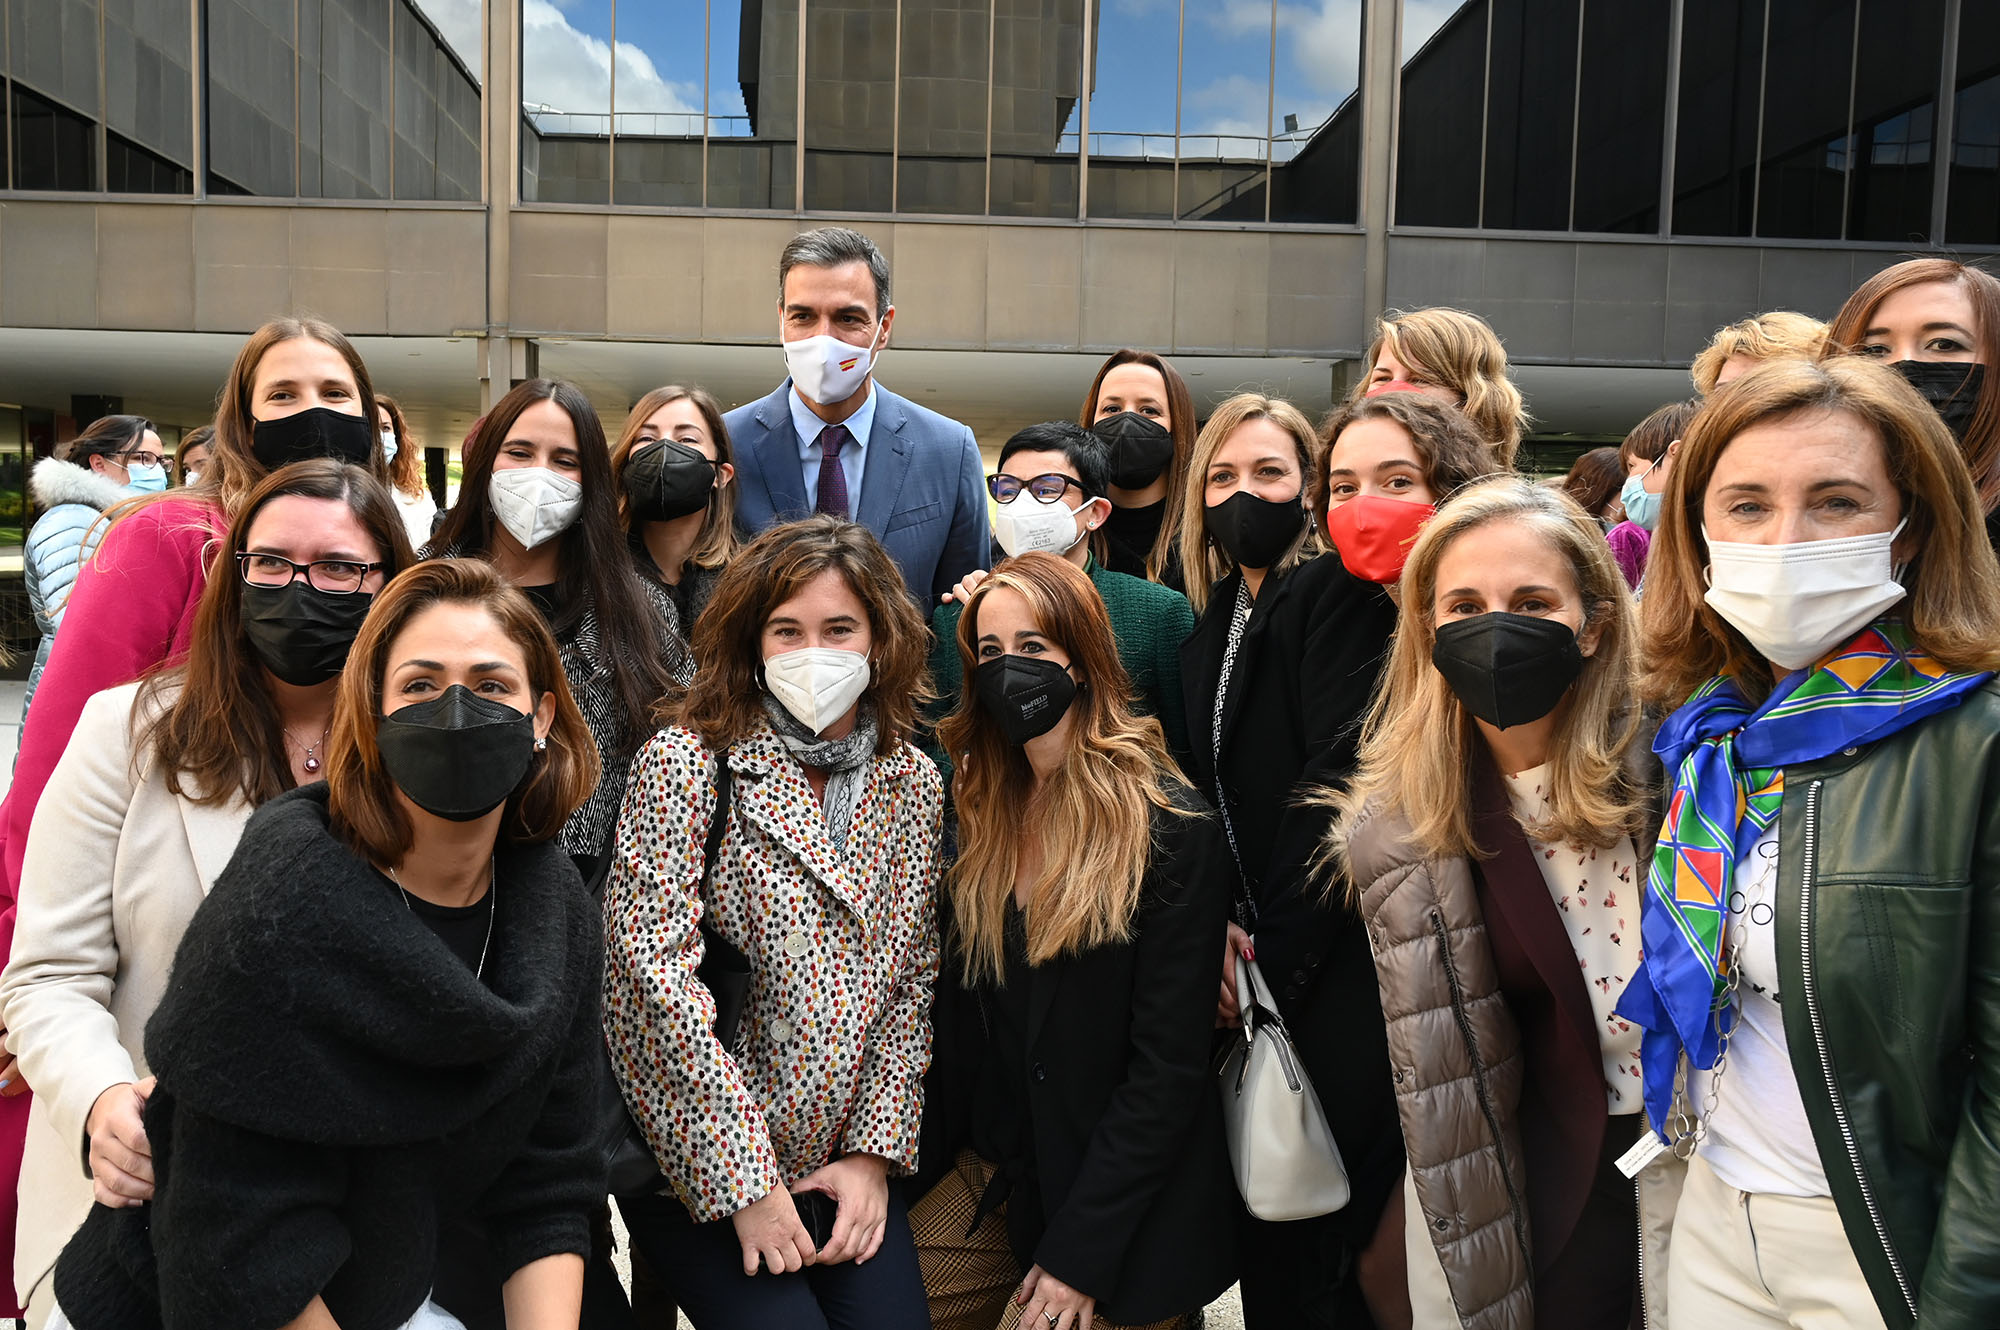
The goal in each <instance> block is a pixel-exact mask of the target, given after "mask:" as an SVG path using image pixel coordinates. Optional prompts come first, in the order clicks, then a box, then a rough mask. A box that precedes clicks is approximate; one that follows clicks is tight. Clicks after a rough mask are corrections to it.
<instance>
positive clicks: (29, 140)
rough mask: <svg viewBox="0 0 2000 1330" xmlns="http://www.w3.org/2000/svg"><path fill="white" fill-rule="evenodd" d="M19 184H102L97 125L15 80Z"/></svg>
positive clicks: (16, 180)
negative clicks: (98, 166) (98, 172)
mask: <svg viewBox="0 0 2000 1330" xmlns="http://www.w3.org/2000/svg"><path fill="white" fill-rule="evenodd" d="M13 131H14V188H16V189H63V190H87V189H96V188H97V126H96V125H94V124H92V123H91V122H90V121H89V120H86V119H85V118H84V117H82V116H80V115H78V114H77V113H76V112H74V111H72V110H70V109H69V108H68V107H66V106H57V105H56V104H55V103H54V102H52V101H49V100H47V99H46V98H42V97H37V96H36V95H35V94H34V93H32V92H29V91H28V90H27V89H26V88H24V87H22V86H21V85H20V84H18V83H17V84H15V85H14V105H13Z"/></svg>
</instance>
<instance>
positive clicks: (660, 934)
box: [604, 517, 943, 1330]
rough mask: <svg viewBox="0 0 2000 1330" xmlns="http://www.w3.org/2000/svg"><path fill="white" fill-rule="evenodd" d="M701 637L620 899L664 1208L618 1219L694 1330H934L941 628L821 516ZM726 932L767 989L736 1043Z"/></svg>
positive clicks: (620, 1071)
mask: <svg viewBox="0 0 2000 1330" xmlns="http://www.w3.org/2000/svg"><path fill="white" fill-rule="evenodd" d="M696 634H697V636H696V644H695V645H696V657H697V659H698V660H699V661H700V662H701V665H702V672H701V674H700V676H699V677H698V678H697V680H696V683H695V686H694V687H693V688H692V689H691V690H690V691H689V693H688V695H687V697H686V699H685V700H684V701H683V702H682V703H680V704H679V705H678V707H677V709H676V711H675V713H674V715H673V716H672V720H673V722H674V723H673V724H672V725H670V727H669V728H667V729H665V730H662V731H661V732H660V733H659V734H658V735H656V736H655V737H654V738H653V740H652V741H651V742H650V743H649V744H647V746H646V747H645V748H644V749H642V750H641V751H640V753H639V756H638V758H637V759H636V760H635V762H634V764H633V768H632V778H631V785H630V788H629V789H628V790H627V793H626V798H625V809H624V815H623V817H622V819H621V821H620V823H619V831H618V843H617V849H616V853H615V856H614V862H613V865H612V870H611V877H610V880H609V882H608V883H607V885H606V888H605V895H604V912H605V926H606V953H607V954H606V958H605V994H604V999H605V1002H604V1022H605V1036H606V1040H607V1043H608V1045H609V1047H610V1050H611V1057H612V1063H613V1066H614V1067H615V1068H616V1072H617V1076H618V1079H619V1082H620V1085H621V1088H622V1090H623V1092H624V1097H625V1102H626V1105H627V1107H628V1108H629V1109H630V1110H631V1111H632V1114H633V1117H634V1119H635V1120H636V1121H637V1122H638V1124H639V1127H640V1129H641V1132H642V1133H643V1134H644V1135H645V1137H646V1139H647V1141H648V1142H649V1143H650V1144H651V1146H652V1148H653V1153H654V1155H655V1157H656V1158H657V1159H658V1161H659V1164H660V1168H661V1171H662V1172H663V1173H664V1174H665V1176H666V1178H667V1181H668V1183H669V1187H670V1190H669V1191H668V1192H664V1193H662V1194H660V1195H658V1196H621V1197H620V1198H619V1209H620V1211H621V1212H622V1213H623V1215H624V1218H625V1222H626V1225H627V1227H628V1228H629V1229H630V1230H631V1233H632V1239H633V1243H634V1246H635V1247H636V1248H637V1249H638V1250H639V1251H640V1252H642V1253H643V1254H644V1255H645V1257H646V1259H647V1261H648V1263H649V1264H650V1265H651V1266H652V1268H653V1269H654V1271H655V1272H656V1274H657V1275H658V1276H659V1277H660V1278H661V1279H662V1280H663V1281H664V1282H665V1283H666V1284H667V1285H668V1288H669V1291H670V1292H671V1293H672V1294H673V1295H674V1296H675V1297H676V1298H677V1299H678V1300H679V1303H680V1306H681V1308H682V1309H683V1310H684V1311H685V1312H686V1313H687V1315H688V1317H689V1319H690V1320H692V1321H693V1322H694V1324H695V1325H696V1326H697V1327H700V1330H712V1328H714V1327H724V1326H737V1325H744V1326H748V1325H755V1326H758V1327H767V1326H768V1327H775V1328H777V1330H788V1328H789V1327H793V1326H800V1327H805V1326H814V1327H818V1326H832V1327H842V1326H860V1325H862V1324H864V1323H865V1324H867V1325H868V1326H869V1327H870V1328H871V1330H881V1328H882V1327H884V1326H887V1327H892V1328H895V1327H902V1326H909V1327H912V1328H913V1330H914V1327H919V1326H928V1325H929V1319H928V1312H927V1309H926V1305H925V1302H924V1290H923V1284H922V1280H921V1278H920V1276H919V1275H918V1272H917V1262H916V1250H915V1246H914V1244H913V1242H912V1240H911V1237H910V1230H909V1224H908V1220H907V1218H906V1216H905V1213H904V1209H903V1201H902V1197H901V1195H900V1191H899V1189H898V1188H897V1187H895V1186H893V1185H891V1182H890V1179H891V1178H900V1177H902V1176H906V1175H908V1174H909V1173H911V1172H913V1171H914V1170H915V1168H916V1164H917V1137H918V1124H919V1121H920V1119H921V1118H922V1114H923V1078H924V1072H925V1069H926V1068H927V1067H928V1066H929V1064H930V1006H931V994H932V986H933V982H934V980H935V977H936V974H937V968H938V942H937V924H936V918H935V911H934V907H933V900H932V893H933V888H934V886H935V883H936V878H937V872H938V863H937V859H938V827H939V819H940V815H941V812H942V806H943V793H942V788H941V785H940V782H939V780H938V775H937V770H936V768H935V767H934V766H933V765H932V764H931V761H930V759H929V758H927V757H925V756H924V755H923V754H922V753H920V752H919V751H918V750H917V749H916V748H915V747H913V746H912V745H911V744H910V742H909V736H910V734H911V732H912V728H913V725H914V722H915V717H916V714H917V712H916V708H917V705H918V704H919V703H920V702H921V700H922V695H923V693H924V691H925V688H926V685H925V678H926V675H925V661H926V653H927V649H928V646H929V643H928V636H927V633H926V630H925V627H924V624H923V621H922V619H921V618H920V617H919V616H918V613H917V611H916V608H915V606H914V605H913V604H912V602H911V601H910V599H909V597H908V595H907V593H906V592H905V591H904V590H903V585H902V580H901V577H900V575H899V574H898V573H897V571H896V566H895V564H894V563H893V562H892V561H891V560H890V559H889V557H888V555H887V554H886V553H885V552H884V551H883V550H882V547H881V546H880V544H879V543H878V542H877V541H876V540H875V538H874V537H873V536H872V535H870V534H869V533H868V531H867V529H866V528H864V527H861V526H858V525H855V524H853V523H849V522H841V521H838V520H836V519H833V518H827V517H816V518H808V519H806V520H805V521H802V522H798V523H793V524H791V525H789V526H783V527H776V528H773V529H772V530H770V531H767V532H765V533H764V534H763V535H762V536H760V537H759V538H758V539H757V540H756V541H754V542H752V543H751V544H750V545H749V546H748V547H746V548H745V549H744V550H743V552H742V553H741V554H739V556H738V557H737V559H736V561H735V562H733V563H732V564H731V565H730V567H729V569H728V570H727V571H726V572H725V573H724V575H723V577H722V579H721V581H720V582H719V583H718V585H717V587H716V590H715V595H714V599H713V600H712V601H711V602H710V605H709V608H708V610H707V612H706V613H705V614H704V615H703V617H702V619H701V620H700V622H699V624H698V626H697V629H696ZM724 788H726V789H727V791H728V798H727V800H726V802H725V801H724V800H723V799H722V798H721V791H722V789H724ZM718 807H721V808H723V809H724V810H725V812H724V816H725V818H726V822H725V825H724V827H723V829H722V832H721V837H720V840H719V842H718V843H717V844H716V849H715V853H714V861H713V863H712V864H707V865H704V862H703V857H704V851H705V849H706V845H707V842H708V841H709V838H710V823H711V821H712V819H713V818H714V817H715V815H716V811H717V809H718ZM704 879H705V880H704ZM704 925H705V926H706V929H707V930H708V931H709V933H710V934H712V935H713V936H717V937H720V938H722V939H723V940H725V941H727V942H728V943H729V944H730V945H732V946H734V947H735V948H737V949H738V950H740V951H741V952H742V953H743V955H744V956H745V957H746V958H747V959H748V961H749V966H750V983H749V989H748V995H747V997H746V998H745V1000H744V1004H743V1011H742V1016H741V1019H740V1021H739V1024H738V1027H737V1030H736V1032H735V1036H734V1039H733V1041H732V1043H731V1044H730V1045H729V1046H727V1047H725V1046H724V1044H723V1043H722V1041H721V1040H719V1039H718V1038H717V1037H716V1033H715V1031H714V1028H713V1026H714V1020H715V1001H714V997H713V995H712V994H711V993H710V992H709V990H708V989H707V987H706V986H705V985H704V984H703V983H702V981H701V979H700V977H699V976H698V974H697V968H698V967H699V965H700V964H701V960H702V957H703V954H704V939H703V926H704Z"/></svg>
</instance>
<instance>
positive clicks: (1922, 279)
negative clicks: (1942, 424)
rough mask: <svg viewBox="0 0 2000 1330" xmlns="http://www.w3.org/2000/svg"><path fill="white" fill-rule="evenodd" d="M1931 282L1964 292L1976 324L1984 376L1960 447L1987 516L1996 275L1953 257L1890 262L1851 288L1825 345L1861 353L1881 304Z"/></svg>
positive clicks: (1997, 329) (1993, 453) (1995, 467)
mask: <svg viewBox="0 0 2000 1330" xmlns="http://www.w3.org/2000/svg"><path fill="white" fill-rule="evenodd" d="M1932 282H1938V283H1942V284H1944V285H1946V286H1956V287H1958V288H1959V289H1960V290H1962V291H1964V292H1965V298H1966V300H1967V301H1968V302H1970V303H1971V305H1972V316H1973V319H1974V321H1975V322H1977V323H1978V325H1979V326H1978V327H1976V328H1974V329H1973V330H1972V335H1973V337H1974V339H1975V340H1976V341H1977V343H1978V345H1977V346H1976V348H1975V350H1976V351H1977V352H1978V354H1977V356H1976V357H1974V358H1975V359H1976V360H1978V362H1979V363H1980V364H1982V365H1984V366H1986V375H1985V379H1984V381H1983V382H1982V383H1981V384H1980V388H1979V401H1978V404H1977V405H1975V406H1974V407H1973V409H1972V419H1971V421H1970V422H1968V423H1967V425H1966V429H1965V439H1964V440H1963V442H1962V443H1960V445H1959V446H1960V447H1961V448H1962V449H1963V451H1964V453H1965V464H1966V466H1968V467H1969V468H1971V470H1972V483H1973V484H1974V485H1975V486H1976V487H1977V488H1978V490H1979V506H1980V509H1981V510H1982V511H1984V512H1989V513H1990V512H1993V511H1994V510H1995V509H2000V277H1995V276H1994V275H1993V274H1992V273H1990V272H1987V271H1986V270H1985V269H1984V268H1975V267H1974V266H1972V265H1971V264H1969V263H1959V262H1956V261H1955V260H1952V259H1909V260H1906V261H1905V262H1902V263H1897V264H1893V265H1891V266H1890V267H1887V268H1884V269H1883V270H1882V271H1881V272H1878V273H1876V274H1875V275H1874V276H1873V277H1870V278H1869V279H1868V280H1867V281H1865V282H1863V283H1862V284H1861V285H1860V286H1858V287H1856V288H1855V290H1854V294H1853V295H1851V296H1849V297H1848V298H1847V303H1846V304H1844V305H1842V306H1841V307H1840V313H1838V314H1836V315H1834V316H1833V322H1832V323H1831V324H1829V325H1827V331H1826V340H1827V344H1828V346H1829V347H1830V348H1831V349H1834V350H1837V351H1842V352H1847V353H1850V354H1860V352H1861V343H1862V339H1863V338H1865V337H1866V336H1867V334H1868V321H1869V320H1870V319H1872V318H1874V317H1875V311H1876V309H1878V308H1879V307H1880V306H1881V304H1882V302H1883V301H1884V300H1886V299H1887V298H1888V297H1889V296H1891V295H1893V294H1894V293H1895V292H1897V291H1902V290H1907V289H1908V288H1910V287H1912V286H1927V285H1929V284H1930V283H1932Z"/></svg>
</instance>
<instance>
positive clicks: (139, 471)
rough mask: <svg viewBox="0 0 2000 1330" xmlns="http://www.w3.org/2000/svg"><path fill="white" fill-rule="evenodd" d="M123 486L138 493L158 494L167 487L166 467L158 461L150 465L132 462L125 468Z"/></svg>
mask: <svg viewBox="0 0 2000 1330" xmlns="http://www.w3.org/2000/svg"><path fill="white" fill-rule="evenodd" d="M125 487H126V488H127V489H129V490H133V491H136V492H137V493H140V494H158V493H159V492H160V491H161V490H163V489H165V488H166V487H167V468H166V467H165V466H164V465H162V464H161V463H158V462H155V463H154V464H153V465H151V466H145V465H142V464H141V463H138V462H133V463H132V464H130V465H129V466H127V467H126V468H125Z"/></svg>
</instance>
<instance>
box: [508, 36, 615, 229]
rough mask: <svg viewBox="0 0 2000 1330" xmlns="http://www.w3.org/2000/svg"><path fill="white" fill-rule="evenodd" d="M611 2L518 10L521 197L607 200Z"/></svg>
mask: <svg viewBox="0 0 2000 1330" xmlns="http://www.w3.org/2000/svg"><path fill="white" fill-rule="evenodd" d="M610 130H611V0H569V2H568V3H565V4H564V5H563V7H562V8H560V9H558V8H557V7H556V6H555V5H554V4H553V3H548V2H546V0H529V3H526V4H524V5H523V6H522V9H521V197H522V198H523V199H526V200H530V201H534V202H542V203H606V202H609V201H610V198H611V137H610Z"/></svg>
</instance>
